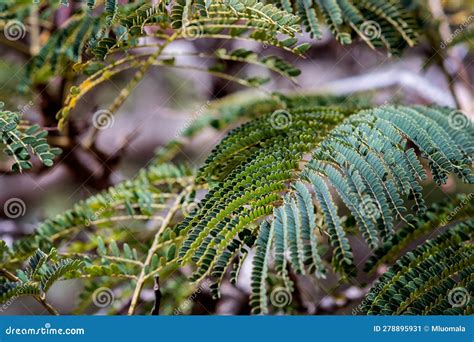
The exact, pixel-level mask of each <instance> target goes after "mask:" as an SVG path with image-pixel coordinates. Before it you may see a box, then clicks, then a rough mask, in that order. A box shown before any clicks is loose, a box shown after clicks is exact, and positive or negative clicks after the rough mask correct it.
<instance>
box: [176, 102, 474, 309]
mask: <svg viewBox="0 0 474 342" xmlns="http://www.w3.org/2000/svg"><path fill="white" fill-rule="evenodd" d="M450 112H451V110H450V109H446V108H425V107H413V108H410V107H403V106H399V107H395V106H393V107H392V106H383V107H380V108H375V109H369V110H361V111H358V112H356V113H354V114H352V115H350V114H351V113H350V111H347V110H342V109H335V108H333V109H329V108H307V109H304V107H303V108H301V109H298V110H296V109H294V110H277V111H275V112H273V113H271V112H270V113H268V114H265V115H262V116H260V117H259V118H257V119H255V120H253V121H251V122H249V123H247V124H244V125H243V126H241V127H239V128H237V129H235V130H233V131H232V132H231V133H230V134H229V135H228V136H227V137H226V138H225V139H223V140H222V142H221V143H220V144H219V145H218V146H217V147H216V148H215V149H214V150H213V152H212V154H211V155H210V156H209V158H208V159H207V160H206V162H205V164H204V166H203V167H202V168H201V170H200V171H199V173H198V181H201V182H208V183H209V184H210V185H211V188H210V191H209V193H208V194H207V195H206V197H205V198H204V200H203V201H202V203H201V206H200V209H199V210H198V211H196V212H195V213H193V215H191V216H189V217H188V218H186V219H185V220H184V221H183V222H182V223H181V224H180V225H178V227H177V230H176V231H177V233H179V234H180V235H185V236H186V238H185V240H184V242H183V244H182V246H181V249H180V253H179V257H180V258H181V260H182V263H188V262H192V263H195V264H196V265H197V270H196V272H195V274H194V275H193V279H202V278H203V277H204V276H205V275H207V274H211V275H212V273H213V271H212V270H213V269H215V268H216V267H217V266H218V265H219V261H218V260H219V259H220V257H221V256H222V255H226V260H230V258H231V257H230V256H229V253H231V254H233V253H234V251H235V249H234V248H233V247H232V246H233V243H234V242H233V241H234V239H235V238H237V237H238V238H239V239H242V234H249V233H250V234H252V235H254V236H256V234H257V231H255V228H254V227H255V224H257V223H258V221H259V220H260V219H262V218H264V217H266V216H268V215H269V214H270V213H272V212H273V216H274V220H273V222H272V223H271V224H270V226H269V227H270V228H269V229H270V231H271V232H273V233H272V234H271V235H270V236H272V237H274V238H273V239H274V244H275V247H274V248H275V268H276V271H277V273H278V274H279V275H280V276H281V277H283V279H286V278H287V275H286V267H285V264H286V262H285V260H283V259H282V255H283V253H284V251H285V252H286V251H289V253H290V258H289V263H290V264H291V266H292V267H293V268H294V269H295V270H296V271H297V272H302V271H303V268H302V267H301V265H302V264H306V265H316V267H312V270H313V271H314V270H315V268H322V267H323V265H322V264H321V261H320V256H318V255H317V253H312V254H311V253H308V251H309V250H315V246H311V243H314V244H317V241H315V240H323V241H324V240H326V239H327V240H328V243H329V244H330V245H331V246H332V255H333V256H332V261H333V266H334V270H335V271H336V272H339V273H341V274H342V275H343V276H345V277H347V276H353V275H355V269H354V265H353V256H352V252H351V248H350V245H349V242H348V239H347V236H346V234H347V233H346V225H347V224H348V223H350V222H353V221H352V220H347V221H345V220H343V219H342V217H340V216H339V214H338V209H337V206H336V204H335V203H336V201H335V198H334V195H333V193H331V192H330V191H329V188H328V185H327V184H326V180H327V182H328V183H329V184H330V185H331V186H332V187H333V188H334V190H336V192H337V194H338V195H339V197H340V198H341V200H342V201H343V202H344V204H345V205H346V206H347V208H348V209H349V210H350V211H351V213H352V216H353V219H354V221H355V223H357V226H358V228H359V229H360V231H361V233H362V235H363V236H364V238H365V239H366V241H367V243H368V245H369V246H370V247H371V248H376V247H377V246H380V245H381V243H383V242H384V241H387V239H389V238H390V237H391V236H392V235H393V233H394V226H395V222H396V221H395V220H398V221H401V222H403V223H404V224H405V225H407V226H413V224H414V223H416V222H413V220H414V216H413V215H412V214H411V213H408V212H407V208H406V206H405V203H409V202H414V203H413V208H412V210H413V213H414V214H416V215H422V214H424V213H425V211H426V207H425V205H424V201H423V196H422V194H421V190H422V186H421V184H420V181H421V180H423V179H425V178H426V174H425V171H424V169H423V167H422V165H421V163H420V161H419V160H418V158H417V157H416V155H415V153H414V150H413V148H409V147H407V144H408V142H409V141H410V142H411V143H412V144H414V145H415V146H416V147H417V148H419V149H420V150H421V151H422V152H423V155H424V156H425V158H427V159H428V161H429V165H430V168H431V173H432V175H433V178H434V179H435V181H436V182H437V183H438V184H439V185H441V184H443V183H445V182H446V180H447V177H448V175H449V174H450V173H453V172H454V173H455V174H457V175H458V176H459V177H460V178H461V179H463V180H464V181H465V182H467V183H473V176H472V172H471V163H472V159H471V158H472V143H473V141H474V140H473V135H472V130H471V129H470V127H467V128H466V129H465V130H461V131H459V132H458V133H456V135H454V134H452V132H451V131H450V130H451V128H450V126H449V122H448V121H449V113H450ZM463 136H464V138H465V139H463ZM308 153H311V154H312V157H311V158H310V159H309V160H308V159H307V157H305V156H306V155H307V154H308ZM305 160H306V165H305V166H304V167H302V166H301V162H304V161H305ZM325 179H326V180H325ZM295 182H308V183H309V184H310V185H311V187H312V189H313V190H314V192H315V196H314V198H315V199H316V200H317V203H318V205H317V207H316V211H315V212H314V213H313V212H312V210H313V208H305V210H306V211H303V212H301V211H298V210H296V213H297V214H301V213H302V214H304V215H305V216H311V215H315V217H316V222H317V224H318V225H317V229H316V230H314V229H312V227H310V226H308V225H306V226H304V225H301V224H300V222H307V221H306V220H302V219H300V220H296V219H295V218H297V216H295V212H294V211H293V208H294V207H295V204H294V201H296V200H297V198H301V197H303V196H305V195H304V194H302V190H301V189H302V187H301V185H299V190H297V191H295V189H294V186H291V185H290V186H288V184H295ZM296 184H297V183H296ZM300 184H302V183H300ZM284 192H288V193H289V194H288V195H283V194H284ZM274 207H276V208H274ZM296 207H297V208H298V206H296ZM300 208H301V204H300ZM308 209H309V210H310V211H309V212H308ZM297 222H298V224H297ZM313 222H314V221H313ZM248 229H250V231H249V230H248ZM308 230H311V231H312V233H313V235H314V234H316V238H315V239H313V241H311V239H309V240H308V234H307V233H305V232H307V231H308ZM318 231H319V232H323V233H321V235H320V236H318V235H319V234H318V233H317V232H318ZM302 236H306V240H304V239H301V237H302ZM270 244H271V242H270ZM305 244H306V245H309V246H311V247H312V248H311V249H309V248H308V249H307V252H306V257H307V259H306V262H304V261H303V260H302V256H301V255H299V254H298V250H299V251H300V252H301V251H302V249H300V248H298V246H303V245H305ZM267 245H268V244H266V245H265V246H267ZM262 257H263V256H262ZM219 267H221V266H219ZM258 272H260V269H259V271H258ZM319 273H320V272H319ZM257 278H258V277H257ZM287 280H288V279H287ZM261 287H262V286H261V285H259V288H261ZM255 296H257V295H255ZM256 298H257V297H256ZM258 298H260V297H258ZM258 302H259V303H260V304H259V305H263V304H262V303H263V302H261V299H259V300H258ZM259 310H263V311H265V309H262V308H260V309H259Z"/></svg>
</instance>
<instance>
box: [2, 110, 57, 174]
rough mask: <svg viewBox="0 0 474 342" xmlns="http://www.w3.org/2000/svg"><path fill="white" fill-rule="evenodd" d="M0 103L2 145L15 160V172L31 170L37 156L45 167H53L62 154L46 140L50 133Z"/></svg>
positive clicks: (4, 150)
mask: <svg viewBox="0 0 474 342" xmlns="http://www.w3.org/2000/svg"><path fill="white" fill-rule="evenodd" d="M3 107H4V103H3V102H0V143H1V144H2V145H3V152H5V153H6V154H7V155H8V156H9V157H10V158H12V160H13V162H14V163H13V166H12V169H13V171H18V172H21V171H23V170H28V169H30V168H31V167H32V166H33V165H32V163H31V162H30V159H31V156H32V155H35V156H36V157H38V159H39V160H40V161H41V163H42V164H43V165H45V166H48V167H49V166H52V165H53V159H54V158H55V157H56V156H57V155H58V154H60V153H61V150H60V149H59V148H51V147H50V146H49V144H48V142H47V140H46V136H47V135H48V132H46V131H43V130H41V129H40V127H39V126H38V125H31V124H29V123H28V122H27V121H25V120H22V117H21V114H20V113H17V112H11V111H9V110H5V109H4V108H3Z"/></svg>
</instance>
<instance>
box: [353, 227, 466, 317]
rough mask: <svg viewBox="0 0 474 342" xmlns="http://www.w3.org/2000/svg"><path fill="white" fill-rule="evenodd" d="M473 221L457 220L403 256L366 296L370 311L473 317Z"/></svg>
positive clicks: (366, 308) (377, 313) (372, 313)
mask: <svg viewBox="0 0 474 342" xmlns="http://www.w3.org/2000/svg"><path fill="white" fill-rule="evenodd" d="M473 234H474V221H473V220H472V219H470V220H467V221H464V222H458V223H456V224H455V225H454V226H453V227H450V228H449V229H448V230H447V231H446V232H445V233H443V234H441V235H440V236H438V237H437V238H436V239H433V240H428V241H426V242H425V243H423V244H422V245H421V246H419V247H417V248H416V249H414V250H413V251H410V252H408V253H407V254H405V255H404V256H403V257H401V258H400V259H399V260H397V262H396V263H395V265H394V266H393V267H391V268H390V269H389V270H388V271H387V272H385V273H384V274H383V275H382V277H381V278H380V280H379V281H378V282H377V283H376V284H375V285H374V287H373V289H372V290H371V291H370V292H369V294H368V295H367V298H366V300H365V301H364V303H365V304H363V305H362V306H361V312H362V313H366V314H369V315H472V314H473V307H474V306H473V305H472V299H471V296H470V294H471V293H472V292H473V290H474V286H473V285H474V282H473V276H472V275H473V263H474V246H473V245H472V239H473Z"/></svg>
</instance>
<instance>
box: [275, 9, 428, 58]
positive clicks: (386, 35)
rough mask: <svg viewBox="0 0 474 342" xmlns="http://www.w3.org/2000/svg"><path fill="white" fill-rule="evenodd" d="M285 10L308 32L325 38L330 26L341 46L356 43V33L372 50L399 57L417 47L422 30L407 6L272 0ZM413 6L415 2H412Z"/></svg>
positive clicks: (315, 36) (411, 10)
mask: <svg viewBox="0 0 474 342" xmlns="http://www.w3.org/2000/svg"><path fill="white" fill-rule="evenodd" d="M271 2H272V3H275V4H277V5H279V6H281V7H282V8H283V9H284V10H286V11H288V12H290V13H295V14H297V15H298V16H300V17H301V19H302V22H303V25H304V28H305V31H306V32H309V33H310V35H311V36H312V37H314V38H320V37H321V23H326V24H327V25H328V26H329V28H330V29H331V31H332V33H333V34H334V36H335V37H336V39H337V40H338V41H339V42H340V43H341V44H350V43H351V42H352V36H353V34H352V32H354V33H356V34H357V35H359V36H360V37H361V38H362V39H363V40H364V41H365V42H366V43H367V44H368V45H370V46H372V47H385V48H386V49H387V50H389V51H390V52H391V53H393V54H399V53H400V52H401V51H402V50H403V49H404V48H405V47H406V46H413V45H414V44H415V43H416V40H417V33H418V31H419V30H420V28H419V25H418V23H417V21H416V18H415V15H414V14H413V6H411V7H412V8H411V9H410V10H408V9H407V8H408V6H406V7H405V5H406V4H405V2H402V1H392V0H391V1H383V0H293V1H290V0H272V1H271ZM409 3H410V4H412V3H413V1H410V2H409Z"/></svg>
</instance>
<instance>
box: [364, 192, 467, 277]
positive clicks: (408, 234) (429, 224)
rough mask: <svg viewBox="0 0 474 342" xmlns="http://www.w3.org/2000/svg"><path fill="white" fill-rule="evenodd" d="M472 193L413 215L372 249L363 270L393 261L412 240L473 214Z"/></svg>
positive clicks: (445, 201) (434, 205) (439, 203)
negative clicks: (380, 244)
mask: <svg viewBox="0 0 474 342" xmlns="http://www.w3.org/2000/svg"><path fill="white" fill-rule="evenodd" d="M472 197H473V194H472V193H470V194H463V195H458V196H456V197H455V198H454V199H452V198H448V199H445V200H444V201H442V202H438V203H435V204H433V205H432V206H430V207H429V208H428V209H427V210H426V211H425V212H424V213H423V214H422V215H419V216H417V217H414V218H413V219H412V221H411V222H410V223H411V224H410V225H407V226H405V227H403V228H402V229H400V230H399V231H397V232H396V234H394V235H393V236H392V237H391V238H390V239H389V240H387V241H386V242H385V243H384V244H383V246H381V247H379V248H377V249H376V250H375V251H374V255H373V256H372V257H370V259H369V260H368V261H367V263H366V267H365V270H366V271H372V270H374V269H375V268H376V267H377V266H378V265H381V264H383V263H393V262H394V261H395V260H397V258H398V256H399V254H400V253H401V252H402V251H403V250H405V249H407V248H408V246H409V245H410V244H411V243H413V241H416V240H418V239H419V238H420V237H422V236H426V235H427V234H429V235H428V237H429V236H431V234H432V233H433V231H435V230H438V229H442V228H443V227H444V226H446V225H448V224H452V223H455V222H458V221H462V220H465V219H467V218H469V217H472V216H473V215H474V207H473V206H472V205H471V204H470V201H471V200H472Z"/></svg>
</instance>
